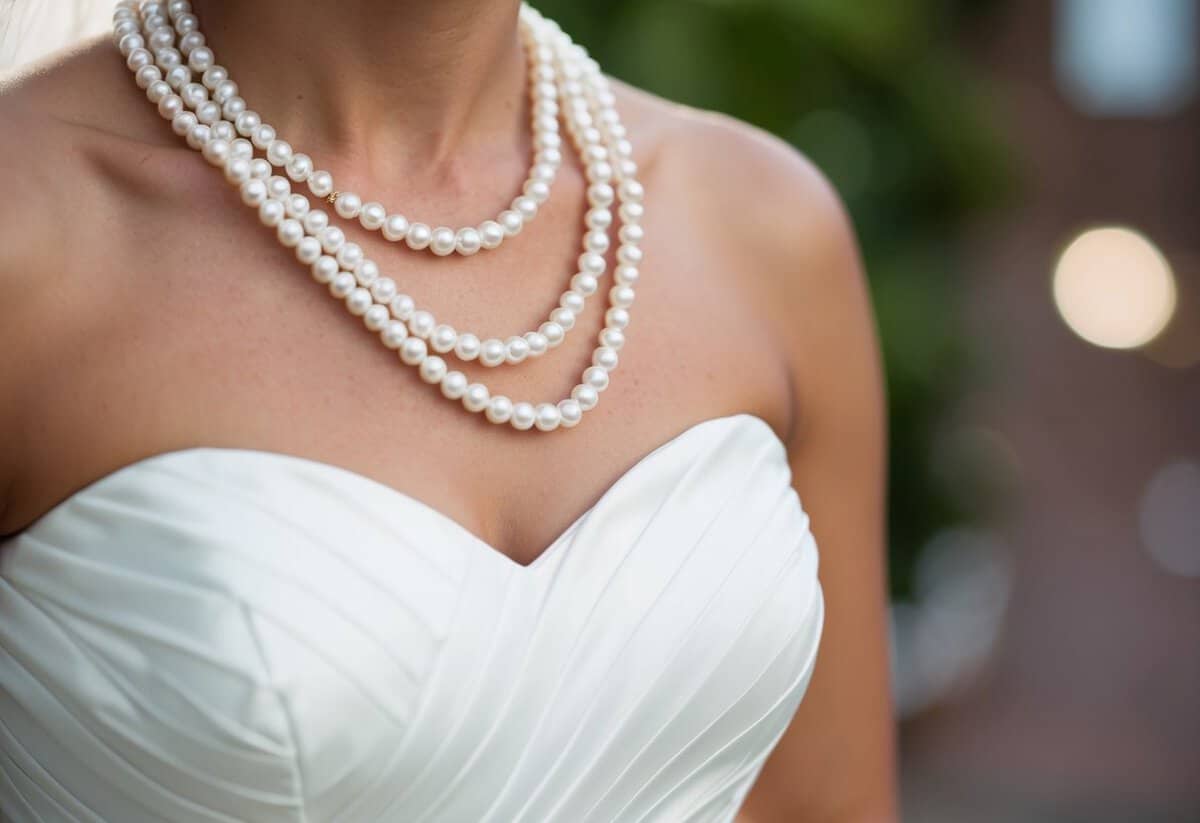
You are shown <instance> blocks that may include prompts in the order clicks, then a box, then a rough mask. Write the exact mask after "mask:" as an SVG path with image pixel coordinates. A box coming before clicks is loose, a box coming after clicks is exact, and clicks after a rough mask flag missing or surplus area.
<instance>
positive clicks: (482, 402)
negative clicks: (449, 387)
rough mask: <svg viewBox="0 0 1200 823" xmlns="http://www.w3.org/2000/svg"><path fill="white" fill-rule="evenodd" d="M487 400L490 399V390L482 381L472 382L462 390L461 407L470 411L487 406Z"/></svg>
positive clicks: (479, 409)
mask: <svg viewBox="0 0 1200 823" xmlns="http://www.w3.org/2000/svg"><path fill="white" fill-rule="evenodd" d="M489 400H491V397H490V392H488V388H487V386H485V385H483V384H482V383H472V384H471V385H469V386H467V390H466V391H465V392H463V396H462V403H463V407H464V408H465V409H466V410H467V411H470V412H481V411H483V410H484V409H486V408H487V407H488V401H489Z"/></svg>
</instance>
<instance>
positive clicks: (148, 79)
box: [123, 2, 614, 367]
mask: <svg viewBox="0 0 1200 823" xmlns="http://www.w3.org/2000/svg"><path fill="white" fill-rule="evenodd" d="M160 6H161V4H156V3H144V4H143V22H144V29H145V31H144V34H145V36H146V38H147V39H148V40H154V39H155V38H157V37H158V36H159V35H160V34H164V33H165V35H171V34H172V29H171V28H170V27H169V26H168V25H167V23H166V21H165V19H164V18H162V17H161V16H158V17H157V18H156V16H155V15H153V14H146V13H145V10H146V9H149V10H151V11H154V10H156V9H157V7H160ZM187 8H188V6H187V3H186V2H175V3H172V4H171V5H170V9H169V12H170V13H171V14H174V15H176V18H177V19H178V18H179V17H181V16H182V15H183V14H185V13H186V10H187ZM185 19H186V18H185ZM522 20H523V21H524V23H523V25H525V27H526V28H527V29H531V30H532V28H533V26H532V24H531V21H533V20H540V18H539V17H538V16H537V15H536V12H533V11H532V10H531V9H528V8H526V9H523V11H522ZM189 25H190V24H189ZM155 26H157V28H154V27H155ZM185 28H187V26H185ZM197 32H198V30H196V29H192V30H190V31H188V33H187V34H184V35H182V36H183V37H188V36H192V35H194V34H196V33H197ZM530 36H532V37H539V35H538V34H537V33H536V32H535V33H533V34H531V35H530ZM545 39H546V38H545V36H541V37H540V40H545ZM158 42H159V43H168V44H169V43H170V42H173V39H171V38H170V37H167V36H164V37H162V38H161V39H160V40H159V41H158ZM127 45H129V46H131V45H132V44H127ZM164 48H166V46H164ZM541 48H543V49H547V50H548V51H550V54H549V55H548V56H547V57H546V59H547V60H553V61H555V63H556V64H557V63H558V61H559V60H560V57H559V56H558V55H557V53H556V52H554V51H553V50H550V49H549V48H548V46H545V45H543V46H541ZM123 50H125V49H123ZM167 57H168V60H167V61H160V62H171V61H173V59H174V58H173V56H172V55H170V53H169V52H168V54H167ZM556 67H557V68H559V69H560V70H559V71H557V72H555V74H556V76H557V81H558V85H560V86H561V85H562V76H561V75H562V71H561V66H557V65H556ZM170 70H171V71H178V69H177V68H176V66H174V65H172V66H171V68H170ZM147 71H148V73H146V74H145V75H144V76H143V75H139V85H143V86H153V84H154V83H155V82H156V80H158V79H161V77H160V75H158V74H157V73H155V72H154V67H151V68H150V69H148V70H147ZM185 71H186V69H185ZM187 76H190V75H178V76H177V77H176V78H175V80H176V85H177V86H178V87H179V88H180V90H181V91H183V90H184V89H187V85H186V83H185V82H184V81H185V80H186V78H187ZM225 78H227V73H226V72H225V70H224V69H223V68H222V67H220V66H216V67H214V66H209V68H208V69H207V70H206V72H205V77H204V81H205V83H204V86H203V87H196V88H191V89H188V91H187V94H186V96H185V97H184V98H183V99H184V103H185V107H186V108H187V109H189V110H191V111H193V112H194V113H196V114H197V115H200V113H201V109H202V108H203V107H205V106H209V102H208V96H207V94H206V88H208V87H211V88H217V87H219V84H220V83H222V82H227V80H226V79H225ZM167 93H168V91H167V89H166V87H165V86H158V87H157V88H156V89H155V88H148V89H147V95H148V97H150V99H151V102H155V103H158V102H159V100H160V97H161V96H163V95H165V94H167ZM214 94H215V92H214ZM580 95H581V91H580V90H578V89H576V90H574V91H573V92H572V94H571V95H570V96H569V97H568V98H567V99H568V100H571V101H573V104H572V105H568V106H567V122H568V125H570V124H571V123H572V122H573V119H574V117H575V116H576V115H577V114H578V112H579V110H580V108H579V107H580V106H581V105H582V104H583V102H584V101H582V100H581V99H580ZM224 108H225V109H228V108H229V103H228V100H226V102H225V105H224ZM237 108H238V109H240V108H241V107H240V106H238V107H237ZM583 109H584V114H583V116H585V117H586V116H587V114H586V106H583ZM222 113H223V114H226V115H227V119H232V117H228V115H230V114H232V113H231V112H225V111H223V112H222ZM214 114H216V110H215V109H214V108H213V107H211V106H209V117H207V118H203V119H200V118H199V116H198V120H199V121H200V122H204V119H210V118H211V116H212V115H214ZM238 117H240V114H239V115H238ZM207 125H215V122H214V123H209V124H207ZM234 125H235V129H236V128H237V122H236V121H235V123H234ZM572 132H573V134H574V135H575V145H576V147H577V149H578V151H579V153H580V156H581V158H586V159H587V160H590V162H589V163H588V171H587V174H588V177H589V181H590V184H591V185H590V186H589V190H588V199H589V205H590V209H589V210H588V212H587V213H586V214H585V216H584V231H585V234H584V238H583V243H582V245H583V248H582V251H581V254H580V256H579V259H578V263H579V271H578V272H576V273H575V274H574V275H573V276H572V278H571V281H570V288H569V289H568V290H567V291H565V292H563V294H562V295H561V296H560V298H559V305H558V306H557V307H555V309H553V310H552V311H551V312H550V316H549V317H548V318H547V320H546V321H545V322H543V323H542V324H541V325H540V326H539V327H538V328H537V329H536V330H534V331H526V332H524V333H521V334H517V335H511V336H509V337H508V338H507V339H505V340H501V339H499V338H484V339H482V340H481V339H480V336H478V335H476V334H474V333H471V332H461V333H460V332H458V331H457V330H455V329H454V327H453V326H451V325H449V324H446V323H438V321H437V318H436V317H435V316H434V315H433V313H432V312H430V311H428V310H425V309H422V308H419V307H417V306H416V304H415V302H414V301H413V300H412V298H410V297H409V296H408V295H404V294H400V293H398V291H396V290H395V283H394V281H393V280H391V279H390V278H382V279H381V278H380V277H379V269H378V265H377V264H376V263H375V262H374V261H372V260H370V259H364V260H363V262H362V263H361V264H360V268H359V269H358V270H357V271H356V274H357V275H358V279H359V281H360V283H361V284H362V285H363V286H369V287H373V290H374V291H377V292H380V291H381V292H385V293H388V294H393V293H394V304H393V306H394V308H395V313H396V316H397V317H398V318H399V319H401V320H404V321H407V322H409V323H410V331H411V332H412V333H414V334H416V335H417V336H419V337H421V338H423V339H427V340H428V341H429V343H430V345H431V347H432V348H434V349H435V351H437V352H438V353H441V354H447V353H453V354H454V356H455V357H457V358H458V359H459V360H462V361H464V362H469V361H472V360H478V361H479V362H481V363H482V364H483V365H485V366H487V367H495V366H499V365H503V364H517V363H520V362H522V361H524V360H525V359H526V358H531V357H533V358H536V357H540V356H542V355H543V354H545V353H546V352H548V351H549V350H550V349H552V348H555V347H557V346H559V345H561V344H562V342H563V341H564V340H565V338H566V335H567V333H568V332H569V331H570V330H571V329H572V327H573V326H574V323H575V318H576V316H578V315H579V314H581V313H582V311H583V309H584V307H585V304H586V301H587V298H588V296H590V295H591V294H593V293H595V291H596V290H597V289H598V278H599V277H600V276H602V275H603V274H604V272H605V270H606V268H607V262H606V260H605V258H604V253H605V252H606V251H607V249H608V247H609V245H610V241H609V238H608V232H607V229H608V227H609V226H610V225H611V223H612V212H611V210H609V208H608V206H609V205H611V203H612V201H613V199H614V194H613V191H612V189H611V186H609V185H608V181H609V180H610V179H611V172H610V171H609V166H608V163H607V152H606V150H604V149H603V148H601V147H599V146H597V145H595V144H594V143H595V141H593V145H587V146H585V145H584V144H583V143H582V142H581V141H580V140H579V137H578V135H579V129H578V128H574V129H572ZM239 133H240V134H241V135H242V136H243V138H245V137H250V138H256V137H260V135H255V133H254V132H253V131H252V130H247V129H245V128H242V129H240V130H239ZM225 137H226V138H228V135H225ZM234 142H235V143H241V144H242V145H243V146H244V147H245V144H246V141H245V140H240V141H239V140H235V141H234ZM253 145H258V146H259V148H263V147H264V146H265V148H266V151H267V154H268V160H269V159H270V148H271V146H272V145H274V144H273V143H266V141H265V140H263V139H253ZM585 162H586V160H585ZM289 176H290V177H291V178H292V179H293V180H295V176H294V175H289ZM307 221H308V223H307V225H309V226H310V227H312V228H313V229H314V230H316V231H317V232H318V233H319V236H320V239H321V241H322V245H323V246H324V248H325V250H326V251H327V252H328V253H329V254H335V253H337V252H338V250H339V248H340V247H341V246H342V245H343V244H344V243H345V242H346V241H345V234H344V233H343V232H342V230H341V229H340V228H337V227H336V226H330V225H329V221H328V215H327V214H325V213H324V212H322V211H319V210H314V211H312V212H311V214H310V216H309V217H308V218H307ZM376 280H378V285H377V286H372V284H373V283H374V282H375V281H376Z"/></svg>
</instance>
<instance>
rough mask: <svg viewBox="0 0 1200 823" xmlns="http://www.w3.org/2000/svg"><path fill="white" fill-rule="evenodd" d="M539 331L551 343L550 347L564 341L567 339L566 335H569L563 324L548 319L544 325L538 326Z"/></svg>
mask: <svg viewBox="0 0 1200 823" xmlns="http://www.w3.org/2000/svg"><path fill="white" fill-rule="evenodd" d="M538 331H539V332H540V333H541V334H542V335H543V336H544V337H545V338H546V340H547V341H548V342H549V343H550V348H554V347H555V346H557V345H559V344H560V343H562V341H563V340H564V339H566V336H567V330H566V329H564V328H563V327H562V326H560V325H559V324H558V323H555V322H554V321H553V320H550V321H547V322H545V323H543V324H542V325H540V326H538Z"/></svg>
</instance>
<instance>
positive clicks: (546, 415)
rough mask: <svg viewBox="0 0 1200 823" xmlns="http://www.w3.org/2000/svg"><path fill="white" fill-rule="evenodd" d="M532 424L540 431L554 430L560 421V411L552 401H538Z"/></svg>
mask: <svg viewBox="0 0 1200 823" xmlns="http://www.w3.org/2000/svg"><path fill="white" fill-rule="evenodd" d="M536 415H537V417H536V419H535V420H534V424H535V425H536V426H537V427H538V429H539V430H540V431H544V432H548V431H554V430H555V429H557V428H558V425H559V424H560V423H562V413H561V412H559V410H558V406H556V405H555V404H553V403H538V405H537V409H536Z"/></svg>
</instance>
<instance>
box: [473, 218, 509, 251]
mask: <svg viewBox="0 0 1200 823" xmlns="http://www.w3.org/2000/svg"><path fill="white" fill-rule="evenodd" d="M504 237H505V231H504V227H503V226H501V225H500V224H499V223H497V222H496V221H495V220H484V221H483V222H482V223H480V224H479V238H480V242H481V244H482V245H483V247H484V248H485V249H494V248H498V247H499V246H500V244H501V243H503V242H504Z"/></svg>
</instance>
